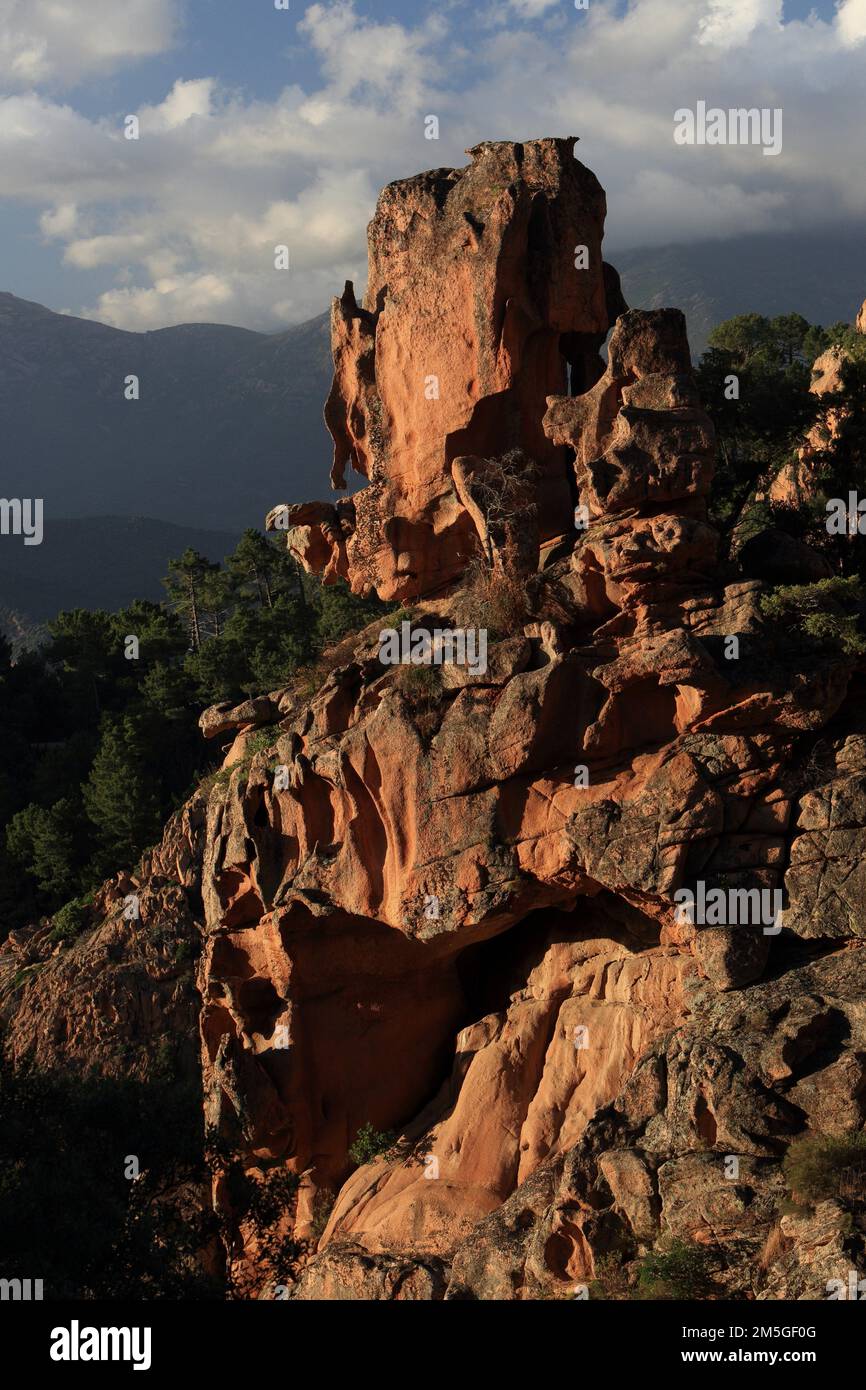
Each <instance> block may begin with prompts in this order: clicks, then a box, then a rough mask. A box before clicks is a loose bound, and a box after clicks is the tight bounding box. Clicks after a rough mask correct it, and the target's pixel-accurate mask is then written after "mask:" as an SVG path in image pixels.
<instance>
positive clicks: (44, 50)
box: [0, 0, 177, 88]
mask: <svg viewBox="0 0 866 1390" xmlns="http://www.w3.org/2000/svg"><path fill="white" fill-rule="evenodd" d="M176 24H177V16H176V0H67V3H62V0H0V82H2V83H3V84H4V86H6V87H7V88H9V87H32V86H35V85H37V84H43V83H48V84H56V85H58V86H65V85H68V84H73V83H76V82H79V81H81V79H82V78H85V77H88V76H91V75H92V74H96V73H106V72H111V71H113V70H114V69H116V68H118V67H121V66H122V65H124V64H127V63H130V62H133V61H135V60H137V59H140V58H150V57H152V56H153V55H154V54H157V53H164V52H165V51H166V49H168V48H169V47H170V46H171V44H172V41H173V39H174V34H175V29H176Z"/></svg>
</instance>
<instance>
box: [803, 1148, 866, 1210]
mask: <svg viewBox="0 0 866 1390" xmlns="http://www.w3.org/2000/svg"><path fill="white" fill-rule="evenodd" d="M782 1168H783V1171H784V1174H785V1177H786V1179H787V1182H788V1185H789V1187H790V1189H791V1193H792V1195H793V1196H794V1197H795V1198H806V1199H807V1200H808V1201H810V1202H819V1201H822V1200H824V1199H825V1198H827V1197H839V1196H846V1195H854V1192H855V1190H856V1189H859V1191H860V1192H861V1193H866V1134H864V1133H862V1132H861V1131H859V1130H858V1131H852V1132H851V1133H849V1134H842V1135H835V1134H808V1135H805V1136H804V1137H803V1138H802V1139H795V1140H794V1141H793V1143H792V1144H791V1145H790V1147H789V1148H788V1152H787V1153H786V1154H785V1159H784V1162H783V1164H782Z"/></svg>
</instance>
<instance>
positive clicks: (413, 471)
mask: <svg viewBox="0 0 866 1390" xmlns="http://www.w3.org/2000/svg"><path fill="white" fill-rule="evenodd" d="M574 143H575V141H574V139H573V138H572V139H567V140H532V141H528V142H526V143H525V144H514V143H511V142H500V143H491V142H485V143H484V144H481V145H477V146H476V147H475V148H474V149H472V150H470V151H469V154H470V155H471V156H472V163H471V164H470V165H469V166H468V167H467V168H465V169H434V170H432V171H431V172H430V173H427V174H419V175H418V176H417V177H415V178H411V179H402V180H400V181H399V182H397V183H393V184H389V185H388V187H387V188H386V189H384V191H383V192H382V194H381V196H380V198H379V202H378V205H377V208H376V214H375V216H374V218H373V221H372V222H371V223H370V227H369V232H368V242H369V259H370V266H369V279H368V284H367V293H366V295H365V297H364V301H363V303H362V304H361V305H359V304H358V303H357V302H356V299H355V294H354V290H353V288H352V285H351V284H347V286H346V289H345V291H344V293H343V295H342V297H341V298H340V299H336V300H334V303H333V307H332V311H331V338H332V344H333V353H334V367H335V372H334V384H333V386H332V388H331V394H330V396H329V398H328V403H327V406H326V408H325V419H326V421H327V424H328V428H329V429H330V431H331V434H332V435H333V437H334V446H335V447H334V467H333V471H332V474H331V479H332V483H333V485H334V486H335V487H338V488H342V487H344V486H345V470H346V467H347V465H350V466H351V467H352V468H353V469H354V470H355V471H356V472H357V473H359V474H360V475H361V476H362V477H364V478H365V479H367V481H368V486H367V487H365V488H364V489H362V491H361V492H359V493H356V495H355V496H354V498H353V499H352V503H351V504H349V505H343V506H342V508H341V507H340V505H339V504H338V505H337V506H329V505H328V504H326V503H311V504H304V505H302V506H293V507H284V508H276V509H275V510H274V512H272V513H271V515H270V517H269V518H268V523H269V525H270V526H271V527H272V528H273V529H280V528H281V527H283V528H286V529H289V530H290V531H291V539H290V545H291V547H292V549H293V551H294V552H295V553H296V554H297V555H298V556H299V557H300V558H301V559H302V560H303V562H304V563H305V564H306V565H307V567H308V568H309V569H311V570H316V571H324V574H325V578H326V580H327V579H332V578H334V577H336V576H338V575H342V576H344V577H347V578H348V579H349V580H350V582H351V584H352V587H353V588H354V589H356V590H359V591H363V590H368V589H370V588H375V589H376V590H377V591H378V593H379V594H380V596H381V597H383V598H401V599H402V598H417V597H418V596H419V595H420V594H425V593H429V592H431V591H432V590H434V589H436V588H438V587H441V585H443V584H445V583H447V582H448V581H449V580H453V579H455V578H456V577H458V576H459V575H460V574H461V573H462V572H463V570H464V568H465V566H466V561H467V559H468V558H469V556H470V555H471V554H472V552H473V550H474V549H475V548H476V547H477V544H478V538H477V534H476V525H475V523H476V522H477V517H473V516H472V514H471V512H469V511H468V510H467V506H466V498H465V493H463V492H462V491H461V488H460V486H459V484H458V483H457V481H456V479H455V478H454V477H452V465H453V464H454V462H455V460H458V459H460V458H461V456H475V457H480V458H486V459H490V458H497V457H500V456H501V455H503V454H506V453H508V452H509V451H510V450H514V449H517V448H521V449H524V450H526V451H527V452H528V453H529V455H530V456H531V457H532V459H533V460H534V462H535V465H536V467H537V469H538V474H539V486H538V488H537V501H538V507H539V521H540V534H541V539H542V540H549V539H551V538H553V537H556V536H558V535H561V534H562V532H563V529H564V527H565V525H566V521H567V518H568V515H569V512H570V506H569V498H570V493H569V487H568V480H567V471H566V455H565V451H564V450H563V449H562V448H560V447H558V446H557V445H556V444H554V443H553V442H552V441H550V440H549V439H547V438H546V437H545V436H544V434H543V433H542V429H541V417H542V414H543V410H544V399H545V397H546V396H547V395H549V394H550V393H551V392H553V391H562V390H564V389H565V388H566V384H567V381H568V380H569V378H570V380H571V385H572V389H573V390H584V389H586V387H588V386H590V385H592V382H593V381H594V380H595V379H596V377H597V376H599V375H600V374H601V371H602V370H603V363H602V362H601V359H600V358H599V355H598V349H599V347H600V346H601V344H602V343H603V342H604V339H605V336H606V334H607V331H608V329H609V327H610V325H611V323H612V322H613V319H614V317H615V316H616V314H617V313H618V312H619V311H620V309H621V308H622V307H624V306H623V304H622V299H621V295H620V293H619V286H618V280H617V277H616V274H615V272H613V271H612V270H611V269H610V267H606V266H605V265H604V264H603V261H602V256H601V237H602V230H603V225H604V216H605V198H604V192H603V190H602V189H601V187H600V185H599V183H598V181H597V179H596V178H595V176H594V175H593V174H591V173H590V171H589V170H588V169H586V168H584V166H583V165H582V164H579V163H578V162H577V161H576V160H575V159H574V156H573V148H574ZM576 263H577V264H579V265H580V266H581V267H582V266H583V265H584V263H585V268H580V269H578V268H576Z"/></svg>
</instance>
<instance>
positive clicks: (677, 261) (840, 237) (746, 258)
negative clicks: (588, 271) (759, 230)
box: [609, 228, 866, 356]
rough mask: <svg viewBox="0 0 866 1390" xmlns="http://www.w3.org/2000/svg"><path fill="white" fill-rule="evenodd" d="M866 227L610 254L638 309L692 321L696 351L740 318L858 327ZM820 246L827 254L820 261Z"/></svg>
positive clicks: (691, 335)
mask: <svg viewBox="0 0 866 1390" xmlns="http://www.w3.org/2000/svg"><path fill="white" fill-rule="evenodd" d="M864 240H866V228H858V229H854V230H850V231H841V232H826V233H821V235H820V238H818V237H817V236H816V237H809V236H803V235H801V234H797V235H795V234H793V233H781V234H779V235H773V236H743V237H733V238H731V240H730V241H712V242H699V243H697V244H695V245H692V246H665V247H658V246H654V247H649V248H646V249H643V250H640V249H639V250H633V251H620V252H619V253H617V252H615V251H611V252H610V253H609V259H610V260H611V261H612V262H613V264H614V265H615V266H616V268H617V270H618V271H619V272H620V275H621V277H622V284H623V293H624V294H625V297H626V300H627V301H628V303H629V304H630V305H631V307H632V308H633V309H659V308H663V307H664V306H666V305H675V306H676V307H677V308H678V309H682V310H683V312H684V313H685V315H686V318H687V321H688V328H689V340H690V342H691V347H692V353H693V354H694V355H695V356H697V354H698V353H700V352H702V351H703V349H704V347H705V346H706V342H707V338H708V337H709V333H710V330H711V329H712V328H713V326H714V325H715V324H717V323H721V322H722V320H723V319H727V318H730V317H731V316H732V315H733V314H742V313H746V312H748V311H749V310H751V309H754V310H756V311H757V312H758V313H761V314H768V315H773V314H785V313H790V312H794V311H796V312H798V313H801V314H803V315H804V317H805V318H807V319H808V320H809V321H810V323H822V324H825V325H826V324H829V323H835V322H836V321H837V320H839V319H845V320H846V321H851V320H852V319H853V318H854V316H855V315H856V313H857V310H858V309H859V307H860V305H861V304H862V302H863V297H864V295H866V283H864V279H863V244H864ZM819 248H820V255H819Z"/></svg>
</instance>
